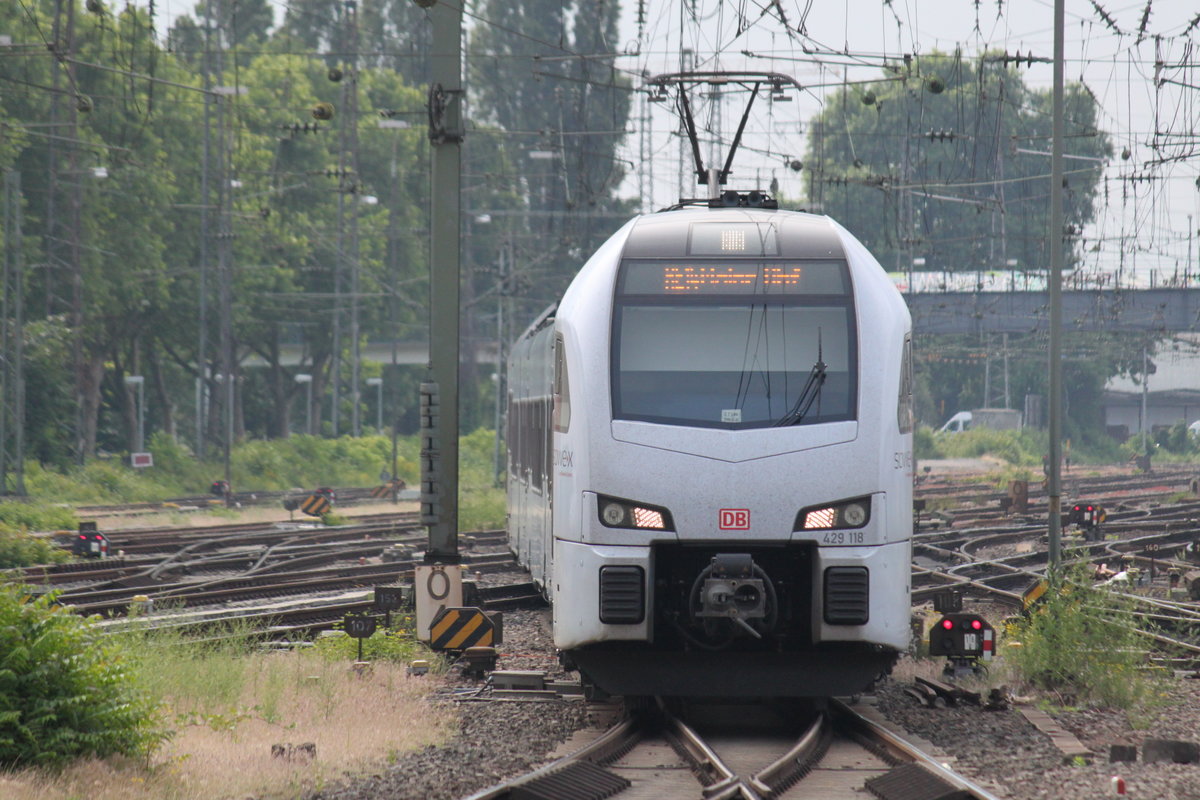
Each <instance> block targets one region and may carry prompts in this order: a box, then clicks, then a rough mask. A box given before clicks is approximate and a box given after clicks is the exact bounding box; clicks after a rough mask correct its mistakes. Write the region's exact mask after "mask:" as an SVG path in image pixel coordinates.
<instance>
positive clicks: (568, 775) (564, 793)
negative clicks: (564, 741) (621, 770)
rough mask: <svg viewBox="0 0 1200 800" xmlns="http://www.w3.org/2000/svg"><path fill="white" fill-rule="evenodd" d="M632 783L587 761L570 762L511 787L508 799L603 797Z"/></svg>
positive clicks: (592, 799)
mask: <svg viewBox="0 0 1200 800" xmlns="http://www.w3.org/2000/svg"><path fill="white" fill-rule="evenodd" d="M632 785H633V784H632V783H630V782H629V781H628V780H627V779H625V778H622V777H621V776H620V775H617V774H614V773H612V772H609V771H607V770H605V769H602V768H600V767H597V766H596V765H595V764H593V763H591V762H590V761H572V762H571V763H570V764H567V765H566V766H565V767H563V768H562V769H556V770H554V771H553V772H551V773H549V774H546V775H542V776H541V777H539V778H534V779H533V780H531V781H529V782H528V783H523V784H521V785H520V786H514V787H513V790H512V793H511V794H510V795H509V797H511V798H512V800H603V798H605V797H612V796H613V795H614V794H617V793H618V792H623V791H625V790H626V789H628V788H629V787H630V786H632Z"/></svg>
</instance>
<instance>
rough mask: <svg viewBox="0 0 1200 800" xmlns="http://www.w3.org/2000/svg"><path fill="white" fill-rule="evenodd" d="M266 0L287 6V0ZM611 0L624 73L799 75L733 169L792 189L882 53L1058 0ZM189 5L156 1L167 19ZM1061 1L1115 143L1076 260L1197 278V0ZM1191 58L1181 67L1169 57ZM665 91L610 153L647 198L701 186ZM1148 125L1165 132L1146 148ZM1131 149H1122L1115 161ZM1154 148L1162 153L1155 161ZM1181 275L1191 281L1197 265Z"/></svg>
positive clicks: (1074, 49) (730, 127) (1069, 68)
mask: <svg viewBox="0 0 1200 800" xmlns="http://www.w3.org/2000/svg"><path fill="white" fill-rule="evenodd" d="M140 1H141V2H144V0H140ZM363 1H364V2H370V0H363ZM585 1H586V0H585ZM271 2H272V5H273V6H274V8H275V10H276V17H277V18H280V17H282V15H283V13H284V11H285V9H286V7H287V0H271ZM467 2H468V7H469V5H470V3H471V2H472V0H467ZM619 2H620V3H621V12H622V24H621V30H620V40H619V41H617V42H612V43H610V48H609V49H610V52H616V53H620V54H621V55H620V56H619V57H617V58H616V59H615V62H614V63H615V64H616V66H617V67H618V68H619V69H621V70H622V71H624V73H625V74H626V75H627V76H628V77H629V78H630V80H631V82H632V84H633V85H634V86H635V87H638V88H640V87H644V86H645V80H644V76H650V75H656V74H662V73H669V72H677V71H680V70H681V69H682V68H685V67H687V66H691V68H692V69H696V70H747V71H756V72H764V71H766V72H777V73H784V74H787V75H789V76H791V77H792V78H794V79H795V80H796V81H797V82H798V83H800V84H801V85H802V86H803V87H804V91H802V92H793V93H790V94H791V96H792V97H793V100H792V101H791V102H789V103H782V102H780V103H769V104H764V103H761V102H760V103H759V104H758V105H757V106H756V109H755V112H754V113H753V114H752V117H751V120H750V122H749V124H748V126H747V132H746V135H745V137H744V139H743V146H742V149H741V150H740V151H739V155H738V158H737V160H736V162H735V165H734V169H735V172H734V180H733V182H732V183H731V186H733V187H735V188H742V189H748V188H767V187H768V186H769V185H770V184H771V181H772V179H774V180H777V181H778V185H779V188H780V191H781V192H782V193H783V194H784V196H786V197H788V198H799V199H802V198H803V197H804V188H803V183H802V174H801V173H797V172H794V171H792V170H790V169H787V168H786V167H785V164H786V163H787V162H789V161H791V160H793V159H803V158H804V155H805V154H804V149H805V138H806V131H807V129H808V127H807V126H808V125H809V123H810V121H811V119H812V118H813V116H814V115H815V114H817V113H819V111H820V109H821V107H822V104H823V103H824V101H825V98H826V97H827V96H828V95H829V93H831V92H840V91H843V90H844V89H843V84H844V83H845V82H850V85H851V86H853V85H854V84H853V82H854V81H869V80H872V79H877V78H878V77H879V76H880V75H881V68H880V67H881V64H882V63H883V62H884V61H885V60H889V59H897V58H902V57H903V56H904V55H905V54H909V55H911V56H914V57H916V58H917V59H918V60H919V58H920V56H921V55H922V54H928V53H930V52H932V51H934V50H937V51H940V52H953V51H955V50H956V49H961V51H962V52H963V54H964V55H966V56H972V55H975V54H977V53H979V52H981V51H983V50H992V51H1007V52H1009V53H1014V54H1015V53H1018V52H1019V53H1022V54H1029V53H1032V54H1033V55H1035V56H1036V57H1038V58H1045V59H1049V58H1051V57H1052V56H1053V53H1054V29H1053V8H1054V6H1053V0H978V2H976V1H975V0H840V2H830V0H619ZM194 5H195V0H156V6H157V8H158V11H159V12H160V13H161V14H162V15H163V16H164V17H165V18H166V19H168V20H170V19H172V18H173V17H174V16H176V15H178V14H181V13H185V12H190V11H191V9H192V7H193V6H194ZM1065 10H1066V14H1065V26H1064V40H1065V65H1066V66H1065V75H1066V80H1067V81H1078V80H1082V81H1083V82H1084V83H1085V84H1086V85H1087V87H1088V88H1089V89H1090V90H1091V91H1092V93H1093V94H1094V95H1095V96H1096V98H1097V99H1098V101H1099V103H1100V106H1101V109H1102V113H1101V116H1100V124H1101V127H1102V128H1103V130H1105V131H1106V132H1107V133H1108V134H1109V135H1110V137H1111V138H1112V142H1113V145H1114V149H1115V153H1116V155H1115V156H1114V158H1113V159H1112V161H1111V162H1110V163H1108V164H1106V165H1105V166H1104V180H1103V181H1102V183H1101V190H1102V193H1104V194H1105V195H1106V197H1107V199H1102V201H1101V202H1100V204H1099V211H1098V215H1097V219H1096V221H1095V222H1094V223H1093V224H1092V225H1090V226H1089V227H1088V229H1087V230H1085V231H1084V234H1083V235H1084V238H1085V239H1087V240H1088V242H1089V243H1090V244H1089V245H1088V247H1087V248H1086V250H1087V254H1086V256H1085V264H1084V269H1085V271H1087V272H1088V273H1089V274H1091V275H1096V276H1100V275H1104V276H1109V277H1110V278H1111V276H1114V275H1117V276H1119V277H1120V280H1121V282H1122V283H1123V284H1125V285H1149V284H1150V283H1151V282H1154V283H1156V284H1158V283H1161V282H1162V281H1164V280H1166V279H1168V278H1170V277H1172V276H1174V275H1176V274H1178V273H1180V272H1183V271H1185V270H1187V271H1189V272H1190V273H1191V274H1193V275H1197V276H1200V233H1198V232H1197V229H1198V228H1200V186H1198V184H1197V181H1198V180H1200V130H1198V127H1200V58H1198V57H1197V55H1196V52H1195V50H1194V45H1193V42H1196V43H1200V6H1196V4H1195V3H1194V2H1192V1H1191V0H1148V1H1147V0H1137V2H1133V3H1120V2H1119V0H1065ZM1143 20H1145V23H1144V25H1143ZM785 23H786V24H785ZM1185 32H1186V33H1187V34H1188V36H1190V38H1188V36H1184V35H1183V34H1185ZM684 51H689V52H690V53H691V55H690V56H683V55H682V54H683V53H684ZM684 58H687V59H689V60H688V62H687V64H684V63H683V60H682V59H684ZM1156 62H1161V66H1160V67H1158V69H1157V70H1156ZM1187 62H1190V63H1191V64H1192V66H1191V67H1187V66H1180V64H1186V63H1187ZM1021 74H1022V77H1023V78H1024V80H1025V82H1026V84H1027V85H1028V86H1030V87H1031V88H1037V89H1044V90H1047V91H1048V90H1049V89H1050V87H1051V86H1052V83H1053V74H1052V71H1051V67H1050V66H1049V65H1048V64H1042V63H1035V64H1033V65H1032V66H1031V67H1022V68H1021ZM742 102H743V100H742V99H741V98H736V99H734V98H730V99H728V100H724V101H721V102H719V103H708V104H705V103H704V102H701V107H700V108H698V109H697V115H698V120H699V124H700V125H701V126H702V127H706V128H708V129H709V130H710V131H716V132H718V134H719V135H715V136H714V135H712V134H706V136H705V138H707V139H709V140H710V144H709V145H707V146H706V148H705V152H704V156H705V158H706V159H707V160H709V161H710V162H711V161H712V160H713V159H714V158H715V157H717V153H718V151H719V152H720V153H721V155H720V156H719V157H720V158H721V159H722V160H723V154H724V152H725V148H727V146H728V142H729V141H730V139H731V138H732V133H733V131H734V129H735V127H736V124H737V120H738V118H739V117H740V115H741V110H742V105H741V104H742ZM672 105H673V104H671V103H658V104H649V107H648V109H647V110H646V111H645V115H643V112H642V108H641V104H640V103H638V102H635V104H634V111H633V118H632V119H631V120H630V123H629V126H628V130H630V131H631V135H630V136H628V137H627V141H626V145H625V147H624V150H623V152H622V153H621V157H622V158H623V159H624V160H625V161H626V162H627V169H628V177H627V179H626V181H625V183H624V184H623V185H622V187H621V193H622V194H623V195H624V196H627V197H641V200H642V208H643V210H646V211H650V210H654V209H657V208H661V207H664V206H666V205H669V204H671V203H673V202H675V201H676V200H677V199H678V198H679V197H680V196H681V195H683V196H698V195H703V194H704V193H705V191H706V190H705V189H704V188H703V187H700V186H697V185H696V184H695V182H694V177H693V175H692V165H691V158H690V154H689V153H686V152H683V151H682V150H681V148H680V137H679V136H678V135H675V132H676V131H678V128H679V123H678V119H677V117H676V115H675V113H674V111H673V108H672ZM717 106H719V107H720V111H719V114H717V113H715V112H714V109H715V108H716V107H717ZM1156 131H1158V132H1159V134H1160V135H1159V136H1158V137H1155V132H1156ZM1156 138H1157V141H1158V142H1159V144H1160V145H1164V146H1160V147H1159V148H1158V149H1155V148H1154V147H1152V142H1153V141H1154V140H1155V139H1156ZM718 140H719V141H720V142H722V144H721V145H720V147H719V148H718V147H715V146H714V144H715V142H717V141H718ZM1045 149H1046V150H1049V144H1048V143H1047V146H1046V148H1045ZM1126 149H1127V150H1128V151H1129V158H1128V159H1122V158H1121V154H1122V152H1123V151H1124V150H1126ZM1066 152H1067V154H1068V155H1070V149H1069V147H1068V148H1067V150H1066ZM1162 159H1171V160H1168V161H1166V163H1157V162H1159V161H1161V160H1162ZM1045 160H1046V171H1047V183H1048V182H1049V176H1048V173H1049V169H1050V159H1049V158H1046V159H1045ZM1067 164H1068V165H1070V164H1071V162H1070V161H1068V162H1067ZM1132 178H1143V179H1142V180H1131V179H1132ZM1105 189H1107V191H1106V192H1105V191H1104V190H1105ZM1048 215H1049V209H1048V208H1047V216H1048ZM1097 245H1098V247H1097ZM1093 248H1094V249H1093ZM1192 285H1200V277H1198V278H1195V279H1193V284H1192Z"/></svg>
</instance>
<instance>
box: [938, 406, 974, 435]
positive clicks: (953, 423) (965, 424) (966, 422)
mask: <svg viewBox="0 0 1200 800" xmlns="http://www.w3.org/2000/svg"><path fill="white" fill-rule="evenodd" d="M970 427H971V412H970V411H959V412H958V413H956V414H955V415H954V416H953V417H951V418H950V419H948V420H946V424H945V425H943V426H942V427H940V428H938V433H962V432H963V431H965V430H967V429H969V428H970Z"/></svg>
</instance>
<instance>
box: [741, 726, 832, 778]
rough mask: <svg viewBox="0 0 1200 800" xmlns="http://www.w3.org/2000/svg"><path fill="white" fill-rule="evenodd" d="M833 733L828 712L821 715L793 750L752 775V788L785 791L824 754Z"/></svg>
mask: <svg viewBox="0 0 1200 800" xmlns="http://www.w3.org/2000/svg"><path fill="white" fill-rule="evenodd" d="M832 734H833V729H832V727H831V726H830V724H829V717H828V715H826V714H821V715H819V716H818V717H817V718H816V719H815V720H814V721H813V723H812V725H810V726H809V729H808V730H807V731H805V732H804V735H802V736H801V737H800V739H799V741H797V742H796V744H795V746H794V747H792V749H791V750H789V751H787V752H786V753H784V754H783V755H782V756H780V757H779V758H778V759H776V760H775V761H774V762H772V763H771V764H768V765H767V766H766V767H764V768H763V769H761V770H759V771H758V772H756V773H755V774H754V775H752V776H751V777H750V780H749V784H750V788H752V789H754V790H755V791H756V792H758V793H759V794H761V795H763V796H764V797H776V796H777V795H779V794H781V793H782V792H784V791H786V790H787V789H788V788H789V787H790V786H792V784H794V783H795V782H796V781H798V780H800V779H801V778H803V777H804V776H805V775H806V774H807V773H808V771H809V770H811V769H812V768H813V766H814V765H815V764H816V763H817V762H819V761H820V760H821V759H822V758H823V757H824V756H825V752H826V751H827V750H828V749H829V742H830V739H831V738H832Z"/></svg>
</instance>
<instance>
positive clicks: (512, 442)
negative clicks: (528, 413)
mask: <svg viewBox="0 0 1200 800" xmlns="http://www.w3.org/2000/svg"><path fill="white" fill-rule="evenodd" d="M505 425H506V427H507V428H508V430H507V431H505V433H506V436H505V437H504V441H505V442H506V443H507V444H508V474H509V475H511V476H512V477H514V478H516V477H517V476H519V475H520V474H521V473H520V470H519V469H518V467H517V435H518V432H519V431H520V427H519V426H520V420H519V419H517V406H516V403H515V402H514V401H513V395H512V392H509V393H508V414H507V415H506V419H505Z"/></svg>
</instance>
